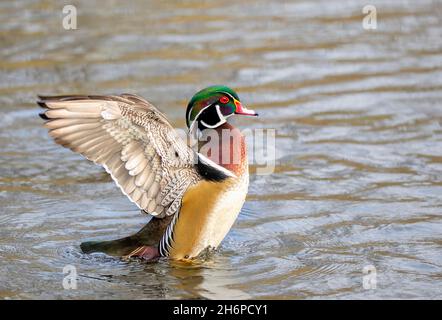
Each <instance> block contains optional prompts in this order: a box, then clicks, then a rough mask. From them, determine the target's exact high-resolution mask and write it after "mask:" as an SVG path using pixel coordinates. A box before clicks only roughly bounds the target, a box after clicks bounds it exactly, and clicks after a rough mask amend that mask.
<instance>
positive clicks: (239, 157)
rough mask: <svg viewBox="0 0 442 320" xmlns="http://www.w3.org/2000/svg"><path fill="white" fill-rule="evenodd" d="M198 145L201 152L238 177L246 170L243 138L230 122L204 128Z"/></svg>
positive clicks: (245, 152)
mask: <svg viewBox="0 0 442 320" xmlns="http://www.w3.org/2000/svg"><path fill="white" fill-rule="evenodd" d="M199 145H200V152H201V153H202V154H204V155H205V156H206V157H208V158H209V159H210V160H212V161H213V162H215V163H217V164H219V165H220V166H222V167H224V168H226V169H227V170H229V171H231V172H233V173H235V174H236V175H237V176H238V177H239V176H241V175H242V174H243V173H244V172H245V170H247V151H246V143H245V138H244V136H243V135H242V134H241V131H240V130H239V129H238V128H235V127H234V126H232V125H231V124H229V123H227V122H226V123H224V124H222V125H221V126H219V127H217V128H215V129H212V130H208V131H207V130H204V131H203V141H200V144H199Z"/></svg>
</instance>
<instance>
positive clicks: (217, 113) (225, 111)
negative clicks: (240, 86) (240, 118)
mask: <svg viewBox="0 0 442 320" xmlns="http://www.w3.org/2000/svg"><path fill="white" fill-rule="evenodd" d="M233 114H241V115H253V116H257V115H258V114H257V113H256V112H254V111H253V110H248V109H246V108H245V107H244V106H243V105H242V104H241V102H240V99H239V97H238V94H237V93H236V92H235V91H233V90H232V89H231V88H229V87H226V86H221V85H217V86H210V87H207V88H205V89H203V90H201V91H198V92H197V93H196V94H195V95H194V96H193V97H192V99H191V100H190V101H189V104H188V105H187V110H186V123H187V127H188V128H189V129H191V128H192V126H193V123H194V122H195V121H197V122H198V127H199V128H200V129H204V128H216V127H218V126H220V125H222V124H223V123H225V122H226V119H227V118H228V117H230V116H231V115H233Z"/></svg>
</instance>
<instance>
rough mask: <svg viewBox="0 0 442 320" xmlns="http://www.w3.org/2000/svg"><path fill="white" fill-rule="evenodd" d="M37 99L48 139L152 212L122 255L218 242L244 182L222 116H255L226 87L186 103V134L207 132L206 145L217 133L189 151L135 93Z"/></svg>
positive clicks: (234, 140) (241, 145)
mask: <svg viewBox="0 0 442 320" xmlns="http://www.w3.org/2000/svg"><path fill="white" fill-rule="evenodd" d="M39 98H40V100H39V101H38V102H37V103H38V104H39V105H40V106H41V107H43V108H45V109H46V110H45V111H44V112H43V113H41V114H40V116H41V117H42V118H43V119H44V120H46V122H45V125H44V126H45V127H46V128H48V129H49V135H50V136H51V137H53V138H54V140H55V142H56V143H58V144H60V145H62V146H64V147H66V148H69V149H71V150H72V151H74V152H78V153H80V154H82V155H83V156H85V157H86V158H87V159H89V160H91V161H93V162H94V163H96V164H99V165H101V166H103V167H104V169H105V170H106V171H107V172H108V173H109V174H110V176H111V177H112V179H113V180H114V181H115V183H116V184H117V186H118V187H120V189H121V191H122V192H123V193H124V194H125V195H126V196H127V197H128V198H129V200H131V201H132V202H133V203H135V204H136V205H137V206H138V207H139V208H140V209H141V211H142V212H144V213H147V214H149V215H151V216H153V218H152V219H151V220H150V222H149V223H148V225H146V227H144V228H143V230H142V231H143V241H142V245H139V246H137V247H136V248H135V249H134V250H131V252H129V253H128V254H126V255H125V256H126V258H131V257H138V258H142V259H145V260H153V259H157V258H159V257H162V256H163V257H169V258H170V259H175V260H183V261H186V260H193V259H195V258H197V257H198V256H200V255H201V254H202V253H203V252H205V251H206V250H210V249H215V248H217V247H218V246H219V244H220V242H221V241H222V240H223V239H224V237H225V236H226V234H227V233H228V231H229V230H230V228H231V226H232V225H233V223H234V221H235V220H236V218H237V216H238V214H239V212H240V210H241V207H242V206H243V204H244V201H245V198H246V194H247V189H248V184H249V174H248V162H247V152H246V143H245V138H244V136H243V135H242V134H241V132H240V130H239V129H237V128H235V127H234V126H232V125H231V124H229V123H228V122H227V120H228V118H229V117H231V116H232V115H247V116H257V113H256V112H254V111H253V110H248V109H247V108H245V107H244V106H243V105H242V104H241V102H240V99H239V97H238V95H237V94H236V93H235V92H234V91H233V90H232V89H230V88H228V87H226V86H211V87H208V88H205V89H203V90H201V91H199V92H197V93H196V94H195V95H194V96H193V97H192V99H191V100H190V102H189V104H188V106H187V110H186V123H187V127H188V128H189V133H190V134H191V135H196V136H199V137H203V136H204V133H205V132H210V134H209V136H210V141H211V142H212V143H213V142H214V141H215V140H216V139H215V138H217V139H218V138H219V143H218V144H215V143H213V144H212V145H211V148H206V149H207V150H206V151H205V152H203V151H202V150H203V149H204V146H207V144H201V142H200V143H199V144H198V145H199V148H197V150H194V148H192V147H191V146H189V144H188V143H186V142H185V141H184V140H183V139H181V138H180V137H179V136H178V134H177V132H176V131H175V130H174V129H173V128H172V126H171V124H170V123H169V121H168V120H167V119H166V117H165V116H164V115H163V114H162V113H161V112H160V111H158V109H157V108H155V107H154V106H153V105H152V104H151V103H149V102H148V101H147V100H145V99H143V98H142V97H140V96H137V95H133V94H122V95H119V96H99V95H87V96H83V95H72V96H52V97H50V96H39ZM208 129H210V130H208ZM226 133H227V134H226ZM216 135H217V136H218V137H216ZM223 135H224V136H223ZM225 136H226V137H227V138H224V137H225ZM206 137H207V134H206ZM128 239H129V240H130V239H132V240H133V239H134V237H128V238H125V239H124V241H128ZM132 249H133V248H132Z"/></svg>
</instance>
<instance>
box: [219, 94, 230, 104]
mask: <svg viewBox="0 0 442 320" xmlns="http://www.w3.org/2000/svg"><path fill="white" fill-rule="evenodd" d="M219 102H221V103H224V104H225V103H227V102H229V98H227V97H226V96H224V97H221V98H220V99H219Z"/></svg>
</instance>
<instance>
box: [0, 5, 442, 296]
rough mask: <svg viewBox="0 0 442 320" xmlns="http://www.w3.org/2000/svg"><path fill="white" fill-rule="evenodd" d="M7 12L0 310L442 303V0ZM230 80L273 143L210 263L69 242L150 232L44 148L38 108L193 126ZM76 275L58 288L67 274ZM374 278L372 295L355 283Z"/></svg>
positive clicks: (1, 36)
mask: <svg viewBox="0 0 442 320" xmlns="http://www.w3.org/2000/svg"><path fill="white" fill-rule="evenodd" d="M78 3H79V4H77V9H78V29H77V30H71V31H66V30H64V29H63V28H62V22H61V21H62V17H63V16H62V12H61V10H62V7H63V5H64V3H63V2H48V1H14V2H2V3H1V4H0V21H1V23H0V43H1V53H0V57H1V59H0V60H1V61H0V105H1V107H0V115H1V116H0V146H1V150H0V208H1V209H0V210H1V211H0V297H1V298H13V299H17V298H30V299H34V298H44V299H46V298H94V299H95V298H106V299H113V298H126V299H151V298H160V299H163V298H238V299H242V298H264V299H267V298H277V299H318V298H340V299H349V298H357V299H366V298H368V299H372V298H442V250H441V249H442V232H441V231H442V221H441V216H442V215H441V207H442V179H441V177H442V130H441V120H442V108H441V107H442V106H441V98H442V56H441V52H442V50H441V49H442V42H441V39H442V25H441V17H442V3H441V1H436V0H435V1H372V4H374V5H375V6H376V8H377V12H378V25H377V29H376V30H371V31H368V30H364V29H363V28H362V24H361V22H362V17H363V15H362V13H361V10H362V7H363V6H364V5H365V4H366V1H338V0H326V1H290V2H289V1H287V2H275V3H273V4H270V3H268V2H267V1H252V0H250V1H244V2H242V4H239V3H238V1H225V0H222V1H207V2H203V3H200V1H168V2H167V3H159V2H157V1H155V2H154V1H151V2H145V1H133V2H132V1H131V2H130V3H129V2H126V3H125V5H124V7H123V6H122V5H121V4H117V3H116V2H115V3H114V2H105V3H103V2H101V1H100V2H98V1H85V2H78ZM217 83H224V84H227V85H229V86H231V87H234V88H235V89H237V91H238V92H239V94H240V96H241V98H242V101H243V102H245V104H246V105H248V106H249V107H253V108H254V109H256V110H257V111H258V112H259V113H260V115H261V117H260V118H258V119H253V120H247V121H246V120H243V121H238V125H240V126H241V127H242V128H275V129H276V130H277V137H276V146H277V166H276V168H275V172H274V174H272V175H267V176H258V175H256V174H254V172H255V169H256V168H255V166H252V167H251V173H252V174H251V184H250V190H249V196H248V200H247V202H246V204H245V206H244V209H243V211H242V213H241V215H240V217H239V219H238V221H237V223H236V224H235V226H234V228H233V229H232V230H231V232H230V233H229V235H228V236H227V238H226V239H225V241H224V242H223V244H222V247H221V248H220V251H219V252H218V253H217V254H216V255H215V256H213V257H212V258H210V259H209V260H208V261H207V262H206V263H204V264H203V265H196V266H185V265H181V264H177V263H171V262H167V261H161V262H159V263H156V264H145V263H140V262H124V261H121V260H119V259H118V258H114V257H110V256H105V255H102V254H93V255H85V254H82V253H81V251H80V249H79V244H80V243H81V242H82V241H85V240H105V239H114V238H117V237H122V236H126V235H129V234H132V233H134V232H135V231H137V230H138V229H140V228H141V227H142V226H143V224H144V223H145V222H146V217H143V216H142V215H140V214H139V212H138V210H137V209H136V208H135V207H134V206H133V205H132V204H131V203H130V202H129V201H128V200H126V198H125V197H124V195H122V194H121V193H120V191H119V190H118V189H117V188H116V187H115V186H114V184H113V183H112V182H111V180H110V179H109V177H107V175H106V174H105V173H104V172H103V170H101V169H100V168H99V167H97V166H94V165H92V164H90V163H88V162H87V161H85V160H84V159H82V158H81V157H80V156H78V155H76V154H73V153H72V152H70V151H69V150H66V149H63V148H61V147H59V146H57V145H55V143H53V142H52V141H51V139H50V138H49V136H48V135H47V132H46V130H45V129H44V128H42V121H41V120H40V119H39V118H38V117H37V113H38V111H39V110H38V108H37V107H36V106H35V104H34V101H35V98H36V94H38V93H40V94H63V93H123V92H134V93H138V94H140V95H142V96H144V97H146V98H148V99H149V100H150V101H152V102H153V103H154V104H155V105H157V106H159V107H160V109H161V110H163V111H164V112H165V113H166V114H167V116H168V117H169V119H171V121H172V123H173V124H174V125H175V126H177V127H180V128H182V127H184V126H185V122H184V116H183V115H184V107H185V105H186V101H187V99H189V98H190V97H191V96H192V94H193V93H194V92H195V91H196V90H198V89H201V88H203V87H205V86H207V85H210V84H217ZM66 265H73V266H75V267H76V268H77V271H78V277H79V280H78V288H77V289H76V290H64V289H63V287H62V279H63V276H64V275H63V267H64V266H66ZM367 266H373V267H375V268H376V271H377V278H376V280H377V287H376V289H372V290H366V289H364V287H363V276H364V273H363V268H364V267H367Z"/></svg>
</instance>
